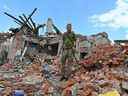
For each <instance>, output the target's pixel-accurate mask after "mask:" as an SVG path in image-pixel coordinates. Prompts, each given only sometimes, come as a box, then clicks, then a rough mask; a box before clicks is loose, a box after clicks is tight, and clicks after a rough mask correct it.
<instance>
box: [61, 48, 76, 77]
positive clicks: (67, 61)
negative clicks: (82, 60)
mask: <svg viewBox="0 0 128 96" xmlns="http://www.w3.org/2000/svg"><path fill="white" fill-rule="evenodd" d="M73 54H74V53H73V49H64V50H63V52H62V58H61V64H62V66H61V74H62V77H65V78H68V77H70V75H71V72H72V64H73V58H74V55H73Z"/></svg>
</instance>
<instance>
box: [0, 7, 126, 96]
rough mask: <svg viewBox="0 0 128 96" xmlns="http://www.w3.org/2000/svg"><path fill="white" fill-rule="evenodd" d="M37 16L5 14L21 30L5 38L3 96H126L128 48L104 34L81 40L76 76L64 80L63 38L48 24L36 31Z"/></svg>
mask: <svg viewBox="0 0 128 96" xmlns="http://www.w3.org/2000/svg"><path fill="white" fill-rule="evenodd" d="M35 11H36V9H35V10H34V11H33V12H32V13H31V14H30V15H29V17H28V18H27V17H26V15H23V17H22V16H19V17H20V19H21V20H19V19H17V18H15V17H13V16H11V15H10V14H8V13H5V14H6V15H8V16H9V17H11V18H13V19H14V20H16V22H17V23H18V24H19V25H20V26H21V27H20V28H14V29H11V31H12V33H11V35H8V36H5V37H6V38H4V39H2V38H1V39H2V42H1V43H0V96H128V47H127V44H126V45H119V44H111V41H110V40H109V39H108V35H107V33H105V32H103V33H98V34H96V35H91V36H90V37H88V36H78V37H77V40H76V45H77V46H76V47H77V48H76V50H77V52H76V54H75V55H76V57H77V58H75V59H74V60H73V61H72V63H71V64H73V65H71V67H72V68H71V71H72V73H71V75H70V76H69V78H68V80H61V75H62V74H61V71H62V70H61V69H62V64H61V55H62V54H61V47H60V46H62V38H61V33H60V31H59V30H58V28H57V27H56V26H55V25H54V24H53V22H52V20H51V19H50V18H49V19H48V21H47V23H46V24H41V25H36V23H35V22H34V21H33V20H32V18H31V16H32V15H33V14H34V12H35ZM44 27H46V29H47V31H46V34H45V36H41V35H39V28H44ZM53 29H54V30H55V32H54V31H53ZM1 36H2V37H3V35H2V34H0V37H1ZM16 94H20V95H16ZM21 94H22V95H21ZM23 94H24V95H23Z"/></svg>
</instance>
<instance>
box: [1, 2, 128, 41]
mask: <svg viewBox="0 0 128 96" xmlns="http://www.w3.org/2000/svg"><path fill="white" fill-rule="evenodd" d="M34 8H38V10H37V12H36V13H35V14H34V15H33V19H34V21H36V22H37V23H38V24H43V23H46V21H47V19H48V18H49V17H50V18H52V19H53V22H54V24H55V25H56V26H57V27H58V28H59V29H60V30H61V31H62V32H65V31H66V28H65V26H66V24H67V23H72V25H73V30H74V31H75V32H76V33H80V34H83V35H91V34H96V33H99V32H107V33H108V35H109V38H110V39H112V40H115V39H128V0H0V31H1V32H6V31H8V29H9V28H10V27H17V25H16V23H15V22H14V21H13V19H11V18H9V17H8V16H6V15H5V14H4V12H8V13H10V14H12V15H13V16H16V17H17V18H18V16H19V15H22V14H23V13H25V14H26V15H29V14H30V13H31V12H32V10H33V9H34Z"/></svg>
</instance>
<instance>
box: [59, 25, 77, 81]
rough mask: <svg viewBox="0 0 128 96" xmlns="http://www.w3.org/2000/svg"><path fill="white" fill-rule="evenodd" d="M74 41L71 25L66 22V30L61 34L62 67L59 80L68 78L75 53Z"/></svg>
mask: <svg viewBox="0 0 128 96" xmlns="http://www.w3.org/2000/svg"><path fill="white" fill-rule="evenodd" d="M75 42H76V36H75V33H74V32H73V31H72V25H71V24H67V32H65V33H64V34H63V52H62V58H61V63H62V68H61V74H62V77H61V80H64V79H65V80H68V78H69V77H70V75H71V72H72V71H71V67H72V62H73V59H74V56H75V55H74V54H75Z"/></svg>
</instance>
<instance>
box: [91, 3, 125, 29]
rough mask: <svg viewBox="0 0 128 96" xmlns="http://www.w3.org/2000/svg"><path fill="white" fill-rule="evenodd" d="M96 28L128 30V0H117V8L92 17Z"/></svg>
mask: <svg viewBox="0 0 128 96" xmlns="http://www.w3.org/2000/svg"><path fill="white" fill-rule="evenodd" d="M90 20H91V22H92V23H93V24H94V26H95V27H110V28H115V29H119V28H128V0H117V1H116V7H115V8H114V9H112V10H109V11H108V12H105V13H103V14H96V15H93V16H91V17H90Z"/></svg>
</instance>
